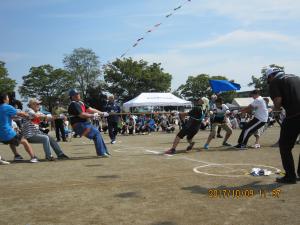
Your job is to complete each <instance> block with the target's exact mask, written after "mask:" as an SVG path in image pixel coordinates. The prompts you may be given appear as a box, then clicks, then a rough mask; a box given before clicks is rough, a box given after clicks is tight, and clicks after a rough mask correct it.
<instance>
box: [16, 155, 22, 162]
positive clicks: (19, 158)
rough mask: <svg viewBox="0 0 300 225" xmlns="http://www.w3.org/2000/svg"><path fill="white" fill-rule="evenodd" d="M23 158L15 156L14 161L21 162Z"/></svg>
mask: <svg viewBox="0 0 300 225" xmlns="http://www.w3.org/2000/svg"><path fill="white" fill-rule="evenodd" d="M22 160H24V158H23V157H22V156H20V155H15V158H14V161H22Z"/></svg>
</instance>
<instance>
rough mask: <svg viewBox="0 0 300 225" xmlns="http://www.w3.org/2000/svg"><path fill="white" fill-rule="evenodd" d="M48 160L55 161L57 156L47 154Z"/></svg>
mask: <svg viewBox="0 0 300 225" xmlns="http://www.w3.org/2000/svg"><path fill="white" fill-rule="evenodd" d="M46 160H48V161H55V158H54V157H53V156H52V155H51V156H47V157H46Z"/></svg>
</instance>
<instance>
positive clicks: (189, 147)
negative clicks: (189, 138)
mask: <svg viewBox="0 0 300 225" xmlns="http://www.w3.org/2000/svg"><path fill="white" fill-rule="evenodd" d="M194 145H195V142H191V143H190V145H189V146H188V147H187V148H186V151H191V150H192V149H193V147H194Z"/></svg>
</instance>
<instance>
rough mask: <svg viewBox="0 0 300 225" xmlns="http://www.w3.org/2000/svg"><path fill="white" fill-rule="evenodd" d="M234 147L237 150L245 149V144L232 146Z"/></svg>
mask: <svg viewBox="0 0 300 225" xmlns="http://www.w3.org/2000/svg"><path fill="white" fill-rule="evenodd" d="M234 148H237V149H239V150H245V149H247V146H246V145H243V144H237V145H235V146H234Z"/></svg>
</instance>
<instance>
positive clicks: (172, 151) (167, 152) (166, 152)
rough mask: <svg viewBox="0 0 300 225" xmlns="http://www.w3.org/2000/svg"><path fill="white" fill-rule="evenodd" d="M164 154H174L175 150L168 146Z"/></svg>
mask: <svg viewBox="0 0 300 225" xmlns="http://www.w3.org/2000/svg"><path fill="white" fill-rule="evenodd" d="M165 154H168V155H174V154H176V150H175V149H174V148H170V149H169V150H168V151H165Z"/></svg>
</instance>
